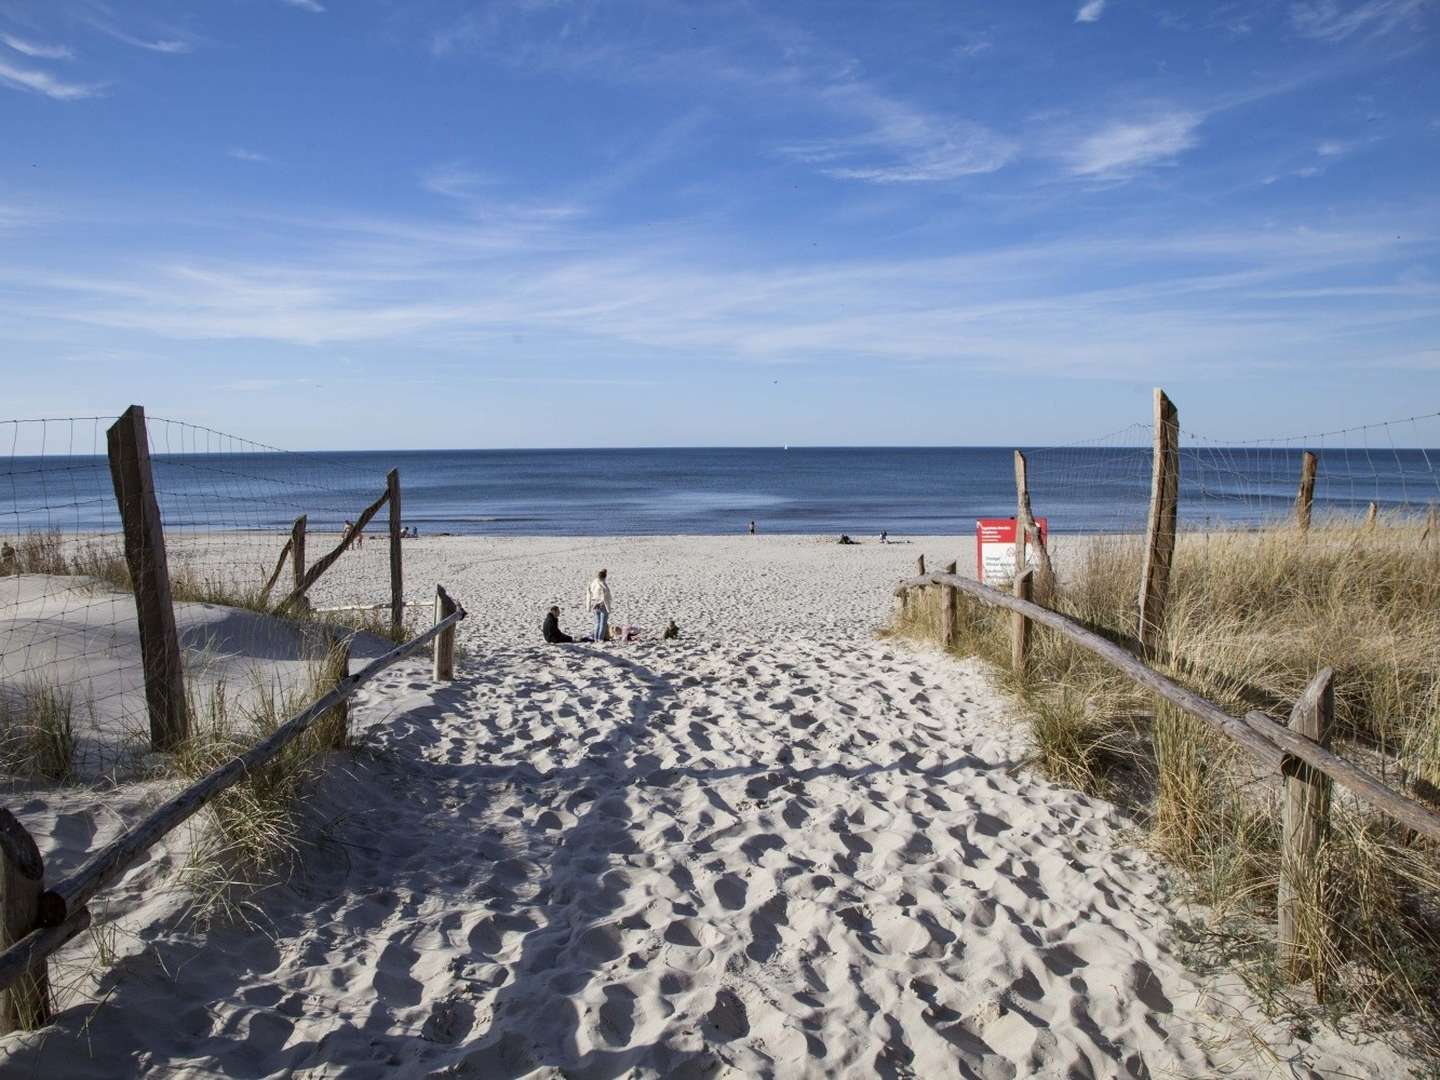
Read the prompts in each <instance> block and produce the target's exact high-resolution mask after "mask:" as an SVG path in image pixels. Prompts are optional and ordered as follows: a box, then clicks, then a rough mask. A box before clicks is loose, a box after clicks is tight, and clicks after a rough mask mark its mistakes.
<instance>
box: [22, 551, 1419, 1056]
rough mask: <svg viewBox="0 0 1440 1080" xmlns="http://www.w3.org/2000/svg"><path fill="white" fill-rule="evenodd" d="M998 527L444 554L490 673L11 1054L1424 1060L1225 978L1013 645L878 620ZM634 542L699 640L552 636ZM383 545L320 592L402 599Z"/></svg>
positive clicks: (87, 950) (400, 710)
mask: <svg viewBox="0 0 1440 1080" xmlns="http://www.w3.org/2000/svg"><path fill="white" fill-rule="evenodd" d="M864 539H866V540H867V541H868V540H869V539H870V538H864ZM971 543H972V542H971V541H969V540H967V539H965V538H933V537H927V538H914V539H913V542H912V543H909V544H901V545H895V546H890V545H885V546H881V545H878V544H875V543H873V542H867V543H864V544H862V545H860V546H858V547H841V546H838V545H836V544H835V543H834V541H833V538H824V539H822V538H809V537H780V536H774V537H768V536H761V537H754V538H752V537H745V536H742V537H724V538H719V537H683V538H657V537H646V538H624V539H598V540H586V539H576V538H548V539H506V540H493V539H481V538H461V537H433V538H421V539H419V540H415V541H407V546H406V548H405V560H406V574H407V583H408V584H407V597H408V598H409V600H410V601H411V602H412V603H415V604H417V605H421V606H422V607H423V606H424V605H426V604H428V602H429V598H430V597H431V596H433V584H434V583H435V582H440V583H443V584H444V585H445V586H446V588H447V589H448V590H450V592H451V593H452V594H453V595H454V596H456V597H457V598H458V599H459V600H460V601H461V602H462V603H463V604H464V605H465V606H466V608H467V609H468V611H469V612H470V617H469V618H468V619H467V620H466V621H465V623H464V624H462V628H461V631H460V635H459V638H460V641H461V643H462V644H463V645H464V646H465V649H466V655H465V657H464V659H463V660H462V662H461V664H460V670H459V671H458V673H457V675H458V677H457V679H456V680H455V681H454V682H453V683H450V684H446V685H436V684H434V683H432V682H431V681H430V678H429V671H428V665H427V664H426V663H423V662H420V661H408V662H406V663H404V664H402V665H398V666H396V667H395V668H392V669H390V671H389V672H387V674H386V675H385V676H384V678H382V679H381V680H380V681H379V682H378V683H376V684H373V685H372V686H371V687H369V688H367V689H366V690H365V691H363V692H362V693H361V694H360V696H359V697H358V698H357V700H356V703H355V705H354V706H353V708H352V725H353V731H354V737H355V746H354V749H353V750H352V751H351V752H349V753H347V754H341V755H337V756H335V757H334V759H333V760H332V762H331V767H330V768H329V769H328V771H327V773H326V776H325V778H324V781H323V782H322V783H321V785H320V786H319V788H318V789H317V790H316V791H314V792H313V795H312V797H311V798H309V799H308V800H307V806H306V812H307V815H308V818H309V820H310V829H309V833H310V835H311V837H312V843H311V845H310V846H309V847H308V848H307V849H306V851H305V858H304V864H303V868H301V869H298V870H297V871H296V872H295V873H294V874H292V875H291V876H289V877H288V879H287V880H285V881H284V882H283V883H281V884H279V885H277V886H274V887H272V888H269V889H267V890H266V891H264V892H263V893H261V894H260V895H259V896H257V897H256V898H255V902H256V905H257V907H256V911H257V920H258V923H259V925H258V928H256V929H244V928H239V927H228V928H227V927H218V928H211V929H209V930H208V931H206V932H203V933H202V932H200V931H198V930H197V929H196V928H194V927H193V926H191V925H190V924H188V923H187V922H186V921H185V920H184V919H183V918H182V917H181V915H180V908H181V905H180V904H179V902H178V900H177V899H176V897H175V890H176V887H175V882H176V880H177V878H176V869H177V861H178V856H176V855H175V854H174V853H171V854H169V855H167V854H166V853H165V852H160V853H158V854H157V857H156V858H154V859H152V860H151V861H150V862H147V863H145V864H143V865H142V866H140V867H138V868H137V869H136V870H135V871H133V872H132V873H131V874H130V875H129V877H127V878H126V879H125V881H124V882H123V883H122V884H121V886H120V887H119V888H118V889H117V890H116V891H115V892H114V893H113V894H112V900H111V902H110V904H109V906H108V909H107V918H111V919H115V920H118V922H117V924H116V925H119V926H121V927H123V930H124V932H123V933H121V934H117V935H113V936H112V937H111V938H110V939H108V940H106V941H105V942H104V943H105V945H106V947H107V948H108V949H110V950H111V951H113V952H114V953H115V954H116V959H115V960H114V961H113V962H111V963H109V964H107V965H104V966H101V965H97V964H95V963H94V962H93V960H94V956H95V952H96V949H97V943H98V942H99V940H100V939H97V938H96V937H95V936H93V935H92V936H91V937H89V938H82V939H80V940H78V941H77V942H75V943H74V944H72V946H70V947H69V949H68V950H67V951H66V953H64V954H62V956H61V957H60V962H59V963H57V965H56V967H57V971H58V972H60V975H59V976H58V977H57V981H58V982H62V983H65V984H67V985H68V987H69V989H68V990H67V993H66V996H65V998H64V1000H63V1001H62V1005H63V1006H64V1008H63V1009H62V1011H61V1012H60V1014H59V1016H58V1017H57V1022H56V1026H54V1027H52V1028H50V1029H48V1030H46V1031H43V1032H39V1033H35V1034H21V1035H14V1036H10V1037H8V1038H6V1039H5V1040H4V1042H3V1044H0V1045H3V1055H4V1056H3V1058H0V1071H3V1072H5V1073H6V1074H7V1075H15V1076H37V1077H38V1076H67V1077H112V1076H117V1075H131V1074H137V1073H139V1074H150V1073H153V1074H155V1075H167V1076H169V1075H209V1074H215V1073H220V1074H224V1075H235V1076H286V1075H304V1076H312V1077H322V1076H342V1075H343V1076H347V1077H364V1076H376V1077H379V1076H424V1075H440V1076H456V1077H486V1078H489V1077H520V1076H538V1077H561V1076H563V1077H595V1078H600V1077H619V1076H689V1077H702V1076H705V1077H708V1076H717V1077H742V1076H745V1077H748V1076H776V1077H787V1076H855V1077H862V1076H866V1077H868V1076H876V1075H878V1076H897V1077H899V1076H915V1077H938V1076H965V1077H986V1078H991V1077H1016V1076H1032V1075H1038V1076H1097V1077H1098V1076H1106V1077H1108V1076H1136V1077H1159V1076H1212V1075H1236V1076H1296V1075H1299V1076H1312V1075H1314V1076H1335V1075H1345V1076H1382V1075H1383V1076H1393V1075H1400V1074H1401V1073H1403V1070H1404V1065H1403V1063H1401V1062H1400V1061H1399V1059H1398V1058H1396V1057H1395V1056H1394V1055H1392V1054H1391V1052H1390V1051H1389V1050H1388V1049H1386V1048H1384V1047H1382V1046H1379V1045H1375V1044H1370V1045H1358V1046H1357V1045H1352V1044H1349V1043H1345V1042H1342V1041H1341V1040H1339V1039H1338V1038H1337V1037H1336V1036H1334V1035H1333V1034H1330V1033H1328V1032H1325V1031H1319V1030H1317V1031H1315V1032H1313V1033H1311V1036H1310V1038H1309V1039H1302V1038H1300V1037H1299V1035H1298V1034H1297V1033H1296V1032H1295V1031H1294V1030H1292V1029H1291V1028H1290V1027H1289V1026H1288V1025H1285V1024H1280V1023H1268V1022H1266V1021H1265V1019H1264V1017H1263V1013H1262V1011H1261V1009H1260V1006H1259V1004H1258V1002H1256V1001H1255V1000H1254V999H1253V998H1252V997H1251V996H1249V995H1248V994H1247V993H1246V992H1245V991H1244V990H1243V989H1242V988H1240V987H1238V986H1237V985H1235V984H1234V980H1231V979H1220V980H1217V979H1215V978H1203V979H1202V978H1201V977H1200V976H1198V975H1196V974H1195V973H1193V972H1190V971H1188V970H1187V969H1186V967H1185V966H1184V963H1183V962H1182V959H1181V956H1180V955H1179V953H1180V947H1179V944H1178V938H1177V936H1176V932H1175V920H1176V918H1177V917H1184V918H1203V916H1204V912H1202V911H1185V910H1184V909H1183V908H1182V907H1181V905H1180V904H1179V901H1178V899H1177V897H1176V895H1175V893H1174V891H1173V889H1172V888H1171V886H1170V884H1169V878H1168V876H1167V874H1166V873H1165V871H1164V869H1163V868H1162V867H1161V866H1160V865H1159V864H1158V863H1157V862H1156V861H1155V860H1154V859H1152V858H1151V857H1150V856H1149V855H1148V854H1147V853H1145V852H1144V851H1143V850H1140V849H1139V848H1137V847H1136V846H1135V845H1134V843H1133V838H1134V834H1133V832H1132V831H1131V829H1130V823H1129V822H1128V821H1127V820H1126V819H1125V817H1124V816H1123V815H1121V814H1120V813H1119V812H1118V811H1117V810H1116V809H1115V808H1114V807H1112V806H1111V805H1109V804H1107V803H1105V802H1103V801H1100V800H1097V799H1093V798H1090V797H1087V796H1084V795H1082V794H1079V793H1077V792H1074V791H1071V790H1067V789H1065V788H1062V787H1059V786H1057V785H1054V784H1051V783H1049V782H1046V781H1044V780H1043V779H1040V778H1039V777H1037V776H1036V775H1035V774H1034V773H1033V772H1032V771H1030V770H1029V769H1027V768H1026V757H1027V737H1026V731H1025V727H1024V724H1023V722H1022V721H1021V720H1020V718H1019V717H1018V715H1017V713H1016V710H1015V708H1014V706H1013V705H1012V704H1011V703H1010V702H1008V701H1007V700H1006V699H1005V697H1004V696H1003V695H1001V694H1000V693H998V692H997V691H996V689H995V688H994V686H993V684H992V682H991V679H990V677H989V676H988V675H987V673H986V671H985V670H984V669H983V668H982V667H981V666H980V665H979V664H977V663H974V662H960V661H956V660H954V659H952V658H949V657H946V656H943V655H941V654H940V653H939V652H938V651H935V650H932V649H928V648H924V647H919V646H914V645H910V644H907V643H904V642H899V641H890V640H884V639H877V638H876V636H875V631H876V629H877V628H878V627H880V626H882V625H883V624H884V622H885V621H886V619H887V617H888V614H889V612H890V608H891V589H892V588H893V585H894V583H895V582H896V581H897V580H898V579H899V578H901V577H904V576H906V575H908V574H910V573H912V572H913V569H912V568H913V566H914V561H915V558H916V556H917V555H920V554H922V553H923V554H924V555H925V556H926V559H927V562H930V563H931V564H932V565H939V564H940V563H942V562H945V561H949V560H950V559H956V560H958V561H959V563H960V566H961V567H962V568H967V567H973V564H974V552H973V547H972V546H970V545H971ZM374 546H375V548H376V549H379V548H380V547H381V545H374ZM602 565H603V566H606V567H607V568H608V569H609V571H610V579H611V583H612V587H613V589H614V592H615V601H616V611H615V620H616V621H617V622H620V623H634V624H636V625H639V626H641V627H644V628H646V630H657V631H658V628H659V627H660V626H663V624H664V622H665V620H667V619H670V618H673V619H675V621H676V622H677V623H678V624H679V625H680V626H681V629H682V637H681V638H680V639H679V640H677V641H673V642H662V641H658V640H655V636H656V635H655V634H654V633H650V634H648V635H647V636H646V637H642V639H641V640H639V641H637V642H634V643H631V644H625V645H619V644H612V645H609V646H605V647H597V646H594V645H588V644H585V645H575V646H560V647H547V646H544V645H541V644H539V643H538V637H539V622H540V618H541V614H542V613H543V611H544V609H545V607H547V606H548V605H549V604H550V603H552V602H554V603H560V604H562V606H563V609H564V615H563V619H562V625H564V626H566V627H567V628H568V629H570V630H571V631H572V632H574V631H578V630H581V629H582V628H583V613H582V612H581V610H580V606H581V605H580V598H581V596H582V594H583V589H584V586H585V583H586V581H587V580H588V578H589V576H590V574H592V573H593V571H594V570H595V569H596V568H597V567H599V566H602ZM366 566H367V564H366V563H365V562H364V561H362V560H359V559H357V560H354V561H353V562H351V563H350V564H348V565H347V563H346V562H345V560H342V561H341V563H340V564H339V565H337V567H336V570H335V573H334V574H333V575H332V576H331V577H329V578H327V579H326V580H325V581H323V582H322V584H321V586H320V587H319V589H318V591H317V595H316V602H317V603H334V604H341V603H362V602H376V601H378V600H381V599H383V595H377V593H376V592H375V591H374V590H373V589H371V585H372V584H373V580H372V579H373V575H372V574H371V573H370V571H369V570H368V569H366ZM426 613H427V614H428V611H427V612H426ZM142 794H143V793H142ZM152 797H153V796H152ZM108 802H109V803H110V804H111V806H110V808H109V809H105V810H101V809H96V808H94V807H93V805H87V800H86V799H85V798H84V793H83V792H80V793H77V792H75V791H73V790H72V791H69V792H46V791H43V790H35V791H30V792H28V793H27V794H26V795H25V796H24V797H23V798H19V799H15V800H13V804H14V805H15V808H16V813H17V815H19V816H20V817H21V818H22V820H24V821H26V823H27V824H31V825H34V826H35V829H36V832H37V834H38V835H39V837H40V839H41V842H42V847H44V848H46V853H47V857H52V856H53V857H55V858H58V859H59V860H60V861H61V862H62V863H67V864H73V862H74V861H75V860H76V858H77V857H78V855H79V854H82V853H83V850H84V848H85V847H86V846H87V845H90V844H94V843H98V842H99V841H100V840H102V839H103V838H104V835H106V834H108V833H112V832H113V830H114V827H115V826H114V824H113V822H114V821H115V820H116V818H117V817H124V816H127V815H133V814H135V813H138V812H139V811H140V809H142V808H143V804H144V802H145V798H143V797H141V795H139V794H137V795H134V797H131V798H129V801H128V802H125V801H123V800H121V803H122V804H121V805H119V807H118V810H117V809H116V803H117V800H116V798H115V797H113V796H111V797H108ZM87 815H88V817H87ZM102 819H103V821H104V822H105V824H104V826H103V828H97V825H98V824H99V823H100V822H101V820H102ZM87 826H88V828H87ZM166 897H169V898H170V902H168V905H167V903H164V902H162V901H163V900H164V898H166Z"/></svg>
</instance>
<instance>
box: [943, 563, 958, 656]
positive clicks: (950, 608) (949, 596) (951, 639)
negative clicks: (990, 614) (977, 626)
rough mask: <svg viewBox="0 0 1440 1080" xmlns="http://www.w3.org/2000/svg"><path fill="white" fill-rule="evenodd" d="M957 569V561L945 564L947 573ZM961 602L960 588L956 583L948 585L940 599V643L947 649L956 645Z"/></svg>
mask: <svg viewBox="0 0 1440 1080" xmlns="http://www.w3.org/2000/svg"><path fill="white" fill-rule="evenodd" d="M957 569H958V565H957V564H956V563H953V562H950V563H946V564H945V573H947V574H953V573H955V572H956V570H957ZM959 603H960V590H959V589H957V588H955V586H954V585H946V586H945V588H944V591H943V592H942V594H941V600H940V644H941V645H942V646H943V647H945V648H947V649H953V648H954V647H955V617H956V614H957V612H956V607H957V606H958V605H959Z"/></svg>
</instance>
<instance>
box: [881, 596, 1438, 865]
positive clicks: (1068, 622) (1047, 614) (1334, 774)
mask: <svg viewBox="0 0 1440 1080" xmlns="http://www.w3.org/2000/svg"><path fill="white" fill-rule="evenodd" d="M945 584H953V585H954V586H955V587H956V588H958V589H960V591H961V592H965V593H968V594H969V595H971V596H974V597H976V598H977V599H979V600H982V601H984V602H985V603H987V604H993V605H995V606H996V607H1003V608H1006V609H1008V610H1010V611H1021V612H1024V613H1025V614H1026V615H1028V616H1029V617H1030V618H1031V619H1033V620H1034V621H1035V622H1038V623H1042V624H1044V625H1045V626H1048V627H1050V628H1051V629H1053V630H1058V631H1059V632H1060V633H1062V634H1064V635H1065V636H1066V637H1068V638H1069V639H1070V640H1071V641H1074V642H1076V643H1077V644H1079V645H1082V646H1084V647H1085V648H1087V649H1089V650H1090V651H1091V652H1093V653H1095V654H1096V655H1097V656H1100V657H1103V658H1104V659H1105V660H1107V661H1109V662H1110V663H1111V664H1113V665H1114V666H1115V667H1116V668H1118V669H1119V670H1120V671H1121V672H1122V673H1123V674H1125V675H1126V676H1127V677H1128V678H1130V679H1131V680H1132V681H1134V682H1136V683H1139V684H1140V685H1141V686H1143V687H1145V688H1146V689H1148V690H1152V691H1154V692H1155V693H1156V694H1158V695H1159V696H1160V697H1162V698H1164V699H1165V700H1166V701H1169V702H1170V703H1171V704H1173V705H1176V706H1178V707H1179V708H1181V709H1183V710H1184V711H1185V712H1187V713H1188V714H1190V715H1191V716H1193V717H1195V718H1196V719H1198V720H1203V721H1204V722H1205V723H1207V724H1210V725H1211V726H1212V727H1214V728H1216V729H1217V730H1219V731H1222V732H1224V733H1225V734H1226V735H1229V736H1230V737H1231V738H1232V739H1234V740H1235V741H1236V742H1238V743H1239V744H1240V745H1241V746H1243V747H1244V748H1245V749H1246V750H1248V751H1249V752H1250V753H1251V754H1252V755H1253V756H1254V757H1255V758H1257V759H1258V760H1259V761H1260V762H1261V764H1263V765H1264V766H1266V768H1269V769H1271V770H1273V771H1275V772H1279V771H1280V769H1281V766H1282V764H1283V762H1284V760H1285V756H1286V755H1287V754H1289V755H1293V756H1295V757H1297V758H1299V759H1300V760H1302V761H1305V762H1307V763H1309V764H1311V765H1314V766H1315V767H1316V768H1318V769H1319V770H1320V771H1321V772H1323V773H1325V774H1326V775H1327V776H1329V777H1330V778H1331V779H1332V780H1334V781H1335V782H1336V783H1337V784H1340V785H1341V786H1342V787H1344V788H1346V789H1348V790H1349V791H1351V792H1353V793H1354V794H1356V795H1358V796H1359V797H1360V798H1361V799H1363V800H1364V801H1365V802H1367V803H1369V804H1370V805H1371V806H1373V807H1375V809H1377V810H1381V811H1383V812H1385V813H1386V814H1389V815H1390V816H1391V817H1393V818H1395V820H1397V821H1399V822H1400V823H1401V824H1402V825H1405V826H1406V827H1407V828H1410V829H1413V830H1414V831H1415V832H1417V833H1420V834H1421V835H1423V836H1426V837H1429V838H1430V839H1432V840H1440V814H1437V813H1435V812H1434V811H1433V810H1429V809H1427V808H1426V807H1424V806H1422V805H1421V804H1420V803H1418V802H1416V801H1415V800H1414V799H1408V798H1406V797H1405V796H1404V795H1401V794H1400V793H1399V792H1397V791H1394V790H1393V789H1391V788H1389V787H1387V786H1386V785H1384V784H1382V783H1381V782H1380V781H1379V780H1376V779H1375V778H1374V777H1373V776H1371V775H1370V774H1369V773H1366V772H1365V771H1364V770H1363V769H1360V768H1357V767H1356V766H1354V765H1352V764H1350V762H1348V761H1346V760H1345V759H1344V758H1342V757H1339V756H1338V755H1336V754H1334V753H1331V752H1330V751H1329V750H1326V749H1325V748H1324V747H1321V746H1317V745H1316V744H1315V743H1313V742H1311V741H1310V740H1309V739H1305V738H1303V737H1301V736H1299V735H1296V734H1295V733H1294V732H1292V731H1290V729H1289V728H1286V727H1284V726H1282V725H1280V724H1277V723H1275V721H1273V720H1271V719H1270V718H1269V717H1268V716H1266V715H1265V714H1264V713H1259V712H1252V713H1247V714H1246V715H1245V716H1244V717H1234V716H1231V715H1230V714H1229V713H1227V712H1225V710H1223V709H1222V708H1220V706H1218V705H1216V704H1215V703H1213V702H1211V701H1207V700H1206V699H1205V698H1203V697H1201V696H1200V695H1199V694H1196V693H1194V692H1192V691H1190V690H1187V689H1185V687H1183V686H1181V685H1180V684H1179V683H1177V682H1175V681H1174V680H1173V679H1169V678H1167V677H1166V676H1164V675H1161V674H1160V673H1159V672H1158V671H1155V670H1153V669H1152V668H1149V667H1147V666H1146V665H1145V664H1143V663H1141V662H1140V661H1139V660H1137V659H1136V658H1135V657H1134V656H1133V655H1131V654H1130V653H1129V652H1127V651H1126V650H1125V649H1123V648H1121V647H1120V646H1119V645H1116V644H1115V643H1114V642H1112V641H1109V640H1107V639H1106V638H1103V637H1101V636H1100V635H1099V634H1097V633H1095V632H1094V631H1093V630H1087V629H1086V628H1085V627H1083V626H1081V625H1080V624H1079V623H1077V622H1076V621H1075V620H1074V619H1071V618H1070V617H1069V616H1067V615H1062V614H1060V613H1059V612H1058V611H1051V610H1050V609H1049V608H1046V607H1041V606H1040V605H1039V604H1035V603H1031V602H1026V601H1023V600H1020V599H1019V598H1018V597H1014V596H1010V595H1008V594H1007V593H1003V592H1001V591H1000V590H998V589H992V588H991V587H990V586H988V585H982V584H981V583H980V582H978V581H970V580H969V579H967V578H962V577H958V576H954V575H949V574H931V575H929V576H927V577H919V578H909V579H908V580H906V581H902V582H901V583H900V584H899V585H897V586H896V587H895V592H896V594H897V595H900V594H902V593H903V592H905V591H907V590H910V589H917V588H922V587H924V586H928V585H945Z"/></svg>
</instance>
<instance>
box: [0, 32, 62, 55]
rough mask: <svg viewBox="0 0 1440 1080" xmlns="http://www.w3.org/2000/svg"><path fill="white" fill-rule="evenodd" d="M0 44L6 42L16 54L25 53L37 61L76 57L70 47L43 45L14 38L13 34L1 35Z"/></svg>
mask: <svg viewBox="0 0 1440 1080" xmlns="http://www.w3.org/2000/svg"><path fill="white" fill-rule="evenodd" d="M0 42H4V43H5V44H6V45H8V46H9V47H10V48H12V49H14V50H15V51H16V52H18V53H24V54H25V55H26V56H29V57H32V58H34V59H36V60H71V59H74V57H75V53H74V52H73V51H72V50H71V49H70V47H69V46H68V45H42V44H40V43H38V42H34V41H27V40H25V39H24V38H18V37H14V36H13V35H11V34H0Z"/></svg>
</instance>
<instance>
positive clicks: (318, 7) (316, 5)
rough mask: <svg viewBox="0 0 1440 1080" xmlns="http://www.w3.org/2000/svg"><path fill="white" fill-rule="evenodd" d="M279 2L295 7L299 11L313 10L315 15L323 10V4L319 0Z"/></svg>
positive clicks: (285, 0)
mask: <svg viewBox="0 0 1440 1080" xmlns="http://www.w3.org/2000/svg"><path fill="white" fill-rule="evenodd" d="M281 3H284V4H289V5H290V6H291V7H297V8H299V9H300V10H301V11H313V12H315V14H317V15H320V14H323V13H324V11H325V5H324V4H322V3H320V2H319V0H281Z"/></svg>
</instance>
